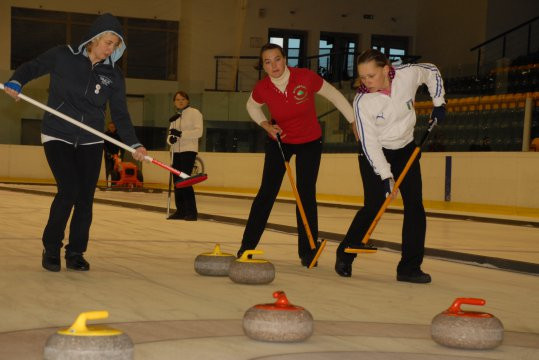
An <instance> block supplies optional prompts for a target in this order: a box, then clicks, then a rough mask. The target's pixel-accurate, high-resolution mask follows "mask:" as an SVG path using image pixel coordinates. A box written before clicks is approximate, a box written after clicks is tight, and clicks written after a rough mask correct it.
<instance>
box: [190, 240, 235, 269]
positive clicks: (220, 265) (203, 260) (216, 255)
mask: <svg viewBox="0 0 539 360" xmlns="http://www.w3.org/2000/svg"><path fill="white" fill-rule="evenodd" d="M234 260H236V257H235V256H234V255H232V254H227V253H223V252H221V248H220V246H219V244H217V245H215V249H213V252H211V253H203V254H200V255H198V256H197V257H196V259H195V271H196V272H197V273H198V274H200V275H206V276H227V275H228V271H229V269H230V264H232V262H233V261H234Z"/></svg>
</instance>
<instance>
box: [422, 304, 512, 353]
mask: <svg viewBox="0 0 539 360" xmlns="http://www.w3.org/2000/svg"><path fill="white" fill-rule="evenodd" d="M462 304H470V305H485V300H483V299H476V298H457V299H455V301H454V302H453V304H452V305H451V307H449V309H447V310H445V311H443V312H441V313H440V314H438V315H436V316H435V317H434V319H432V324H431V326H430V333H431V336H432V339H433V340H434V341H435V342H437V343H438V344H440V345H444V346H449V347H453V348H459V349H474V350H484V349H493V348H495V347H496V346H498V345H500V344H501V343H502V341H503V324H502V322H501V321H500V320H498V318H496V317H495V316H494V315H492V314H488V313H481V312H476V311H464V310H461V308H460V306H461V305H462Z"/></svg>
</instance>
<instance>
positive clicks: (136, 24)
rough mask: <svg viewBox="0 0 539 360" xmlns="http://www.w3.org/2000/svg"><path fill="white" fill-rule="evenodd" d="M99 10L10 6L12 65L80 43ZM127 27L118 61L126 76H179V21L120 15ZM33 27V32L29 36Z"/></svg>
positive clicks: (123, 24) (172, 78) (174, 77)
mask: <svg viewBox="0 0 539 360" xmlns="http://www.w3.org/2000/svg"><path fill="white" fill-rule="evenodd" d="M97 16H98V15H96V14H80V13H70V12H61V11H49V10H38V9H26V8H17V7H12V8H11V68H12V69H16V68H17V67H18V66H19V65H20V64H22V63H24V62H25V61H28V60H31V59H33V58H35V57H36V56H38V55H39V54H41V53H43V52H44V51H46V50H48V49H49V48H52V47H54V46H56V45H59V44H71V45H72V47H74V48H75V47H77V46H78V45H79V43H80V42H81V40H82V39H83V38H84V36H86V34H87V32H88V30H89V28H90V25H91V24H92V22H93V21H94V20H95V19H96V18H97ZM117 18H118V20H119V21H120V23H121V24H122V27H123V30H124V40H125V42H126V44H127V51H126V52H125V53H124V55H123V57H122V58H121V59H120V61H119V65H120V67H121V68H122V71H123V72H124V76H126V77H131V78H140V79H155V80H176V79H177V64H178V28H179V23H178V22H177V21H165V20H153V19H138V18H128V17H119V16H118V17H117ZM28 29H32V36H28Z"/></svg>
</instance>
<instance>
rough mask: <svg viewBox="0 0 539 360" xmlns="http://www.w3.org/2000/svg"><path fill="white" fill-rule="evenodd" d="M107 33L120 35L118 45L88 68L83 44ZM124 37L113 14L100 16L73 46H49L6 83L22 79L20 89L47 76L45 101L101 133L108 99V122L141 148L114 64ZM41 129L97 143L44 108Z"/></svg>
mask: <svg viewBox="0 0 539 360" xmlns="http://www.w3.org/2000/svg"><path fill="white" fill-rule="evenodd" d="M109 31H111V32H113V33H115V34H116V35H117V36H119V37H120V38H121V40H122V43H121V45H120V46H119V47H118V48H116V49H115V50H114V52H113V53H112V54H111V55H110V56H109V57H108V58H107V59H105V60H104V61H101V62H98V63H96V64H94V65H93V66H92V63H91V61H90V59H89V58H88V56H87V53H86V49H85V48H86V45H87V44H88V43H89V42H90V41H91V40H92V39H93V38H95V37H96V36H98V35H100V34H102V33H104V32H109ZM122 35H123V32H122V27H121V25H120V23H119V21H118V20H117V19H116V18H115V17H114V16H112V15H111V14H103V15H101V16H99V17H98V18H97V19H96V20H95V22H94V23H93V24H92V25H91V27H90V30H89V32H88V35H87V36H86V37H85V39H84V40H83V41H82V42H81V44H80V45H79V46H78V48H77V49H75V50H74V49H73V48H72V47H71V46H68V45H61V46H57V47H54V48H52V49H49V50H48V51H46V52H45V53H43V54H41V55H39V56H38V57H37V58H35V59H33V60H31V61H28V62H26V63H24V64H22V65H21V66H20V67H19V68H17V70H15V72H14V74H13V76H12V77H11V79H10V81H16V82H18V83H20V85H21V87H22V86H24V85H25V84H26V83H28V82H29V81H30V80H33V79H35V78H38V77H40V76H43V75H45V74H50V84H49V99H48V102H47V105H48V106H49V107H51V108H53V109H56V110H58V111H60V112H62V113H64V114H66V115H68V116H70V117H72V118H73V119H75V120H78V121H80V122H82V123H84V124H86V125H88V126H90V127H92V128H94V129H96V130H98V131H101V132H102V131H103V129H104V127H105V111H106V105H107V102H109V105H110V110H111V116H112V120H113V122H114V124H115V125H116V127H117V129H118V133H119V135H120V138H121V139H122V141H123V142H124V143H126V144H127V145H129V146H131V147H133V148H136V147H139V146H142V145H141V144H140V143H139V141H138V139H137V137H136V135H135V129H134V127H133V125H132V123H131V119H130V117H129V113H128V111H127V103H126V96H125V81H124V78H123V75H122V73H121V71H120V69H119V68H118V66H115V62H116V61H117V60H118V59H119V58H120V57H121V56H122V54H123V52H124V50H125V47H126V46H125V42H124V40H123V36H122ZM41 132H42V133H43V134H45V135H49V136H53V137H56V138H59V139H62V140H65V141H68V142H70V143H73V144H74V145H75V146H77V145H78V144H87V143H95V142H100V141H101V138H99V137H97V136H96V135H94V134H92V133H89V132H87V131H85V130H83V129H81V128H79V127H77V126H75V125H72V124H70V123H69V122H67V121H65V120H63V119H61V118H58V117H56V116H55V115H52V114H50V113H48V112H46V113H45V115H44V117H43V123H42V126H41Z"/></svg>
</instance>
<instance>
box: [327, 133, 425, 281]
mask: <svg viewBox="0 0 539 360" xmlns="http://www.w3.org/2000/svg"><path fill="white" fill-rule="evenodd" d="M414 149H415V143H414V142H412V143H410V144H408V145H406V146H405V147H404V148H402V149H398V150H388V149H384V155H385V157H386V159H387V161H388V162H389V164H390V165H391V171H392V173H393V176H394V177H395V180H396V179H397V178H398V177H399V175H400V174H401V172H402V170H403V169H404V166H405V165H406V162H407V161H408V159H409V158H410V155H412V152H413V151H414ZM420 157H421V153H419V155H418V157H417V158H416V159H415V161H414V163H413V164H412V166H411V167H410V170H408V173H407V174H406V176H405V177H404V180H403V182H402V184H401V185H400V187H399V190H400V193H401V195H402V199H403V204H404V221H403V226H402V251H401V253H402V255H401V260H400V262H399V265H398V266H397V272H398V273H399V274H407V273H409V272H412V271H415V270H418V269H420V267H421V263H422V262H423V255H424V252H425V232H426V216H425V209H424V207H423V195H422V181H421V168H420V165H419V159H420ZM358 158H359V168H360V171H361V180H362V181H363V193H364V194H365V204H364V206H363V208H362V209H361V210H359V211H358V212H357V214H356V216H355V217H354V220H353V221H352V224H351V225H350V228H349V229H348V232H347V233H346V236H345V237H344V239H343V241H342V242H341V244H340V245H339V247H338V249H337V255H338V256H339V257H340V258H341V259H342V260H344V261H345V262H352V261H353V260H354V258H355V256H356V254H347V253H345V252H344V249H345V248H346V247H347V246H349V245H358V244H359V243H360V242H361V240H362V239H363V236H364V235H365V233H366V232H367V230H368V229H369V227H370V225H371V223H372V221H373V220H374V218H375V216H376V213H377V212H378V210H379V209H380V207H381V206H382V204H383V202H384V200H385V189H384V185H383V182H382V179H381V178H380V176H378V175H376V174H375V173H374V170H373V169H372V167H371V165H370V163H369V162H368V161H367V159H366V158H365V156H364V154H363V153H362V150H361V151H360V154H359V156H358Z"/></svg>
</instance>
